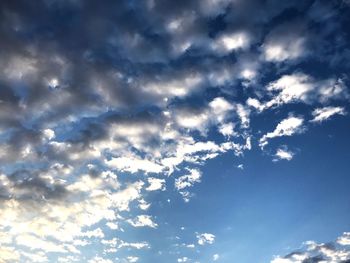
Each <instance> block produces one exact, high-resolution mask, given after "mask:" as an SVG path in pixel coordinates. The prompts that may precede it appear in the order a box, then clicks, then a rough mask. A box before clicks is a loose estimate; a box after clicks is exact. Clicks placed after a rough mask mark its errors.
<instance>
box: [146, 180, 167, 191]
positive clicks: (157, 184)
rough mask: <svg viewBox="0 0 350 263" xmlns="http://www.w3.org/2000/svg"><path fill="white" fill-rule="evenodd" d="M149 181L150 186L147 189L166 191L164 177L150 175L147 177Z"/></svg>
mask: <svg viewBox="0 0 350 263" xmlns="http://www.w3.org/2000/svg"><path fill="white" fill-rule="evenodd" d="M147 181H148V183H149V186H148V187H147V188H146V190H147V191H157V190H161V191H164V190H165V180H164V179H159V178H154V177H149V178H147Z"/></svg>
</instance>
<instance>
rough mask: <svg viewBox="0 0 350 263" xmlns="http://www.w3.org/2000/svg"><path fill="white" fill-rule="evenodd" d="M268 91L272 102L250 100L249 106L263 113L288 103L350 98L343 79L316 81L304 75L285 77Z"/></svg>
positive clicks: (297, 74) (320, 101)
mask: <svg viewBox="0 0 350 263" xmlns="http://www.w3.org/2000/svg"><path fill="white" fill-rule="evenodd" d="M266 90H267V93H268V95H269V97H270V98H271V99H270V100H268V101H266V102H260V101H259V100H257V99H255V98H248V100H247V105H248V106H250V107H253V108H255V109H257V110H258V111H263V110H265V109H269V108H271V107H278V106H282V105H283V104H288V103H297V102H303V103H307V104H311V103H313V102H319V103H326V102H328V101H330V100H334V99H345V98H348V97H349V94H348V91H347V89H346V86H345V84H344V82H343V80H342V79H335V78H329V79H325V80H316V79H314V78H313V77H311V76H309V75H306V74H304V73H293V74H290V75H283V76H281V77H280V78H279V79H277V80H276V81H273V82H271V83H269V84H268V85H267V87H266Z"/></svg>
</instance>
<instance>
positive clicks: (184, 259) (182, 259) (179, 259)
mask: <svg viewBox="0 0 350 263" xmlns="http://www.w3.org/2000/svg"><path fill="white" fill-rule="evenodd" d="M188 261H189V258H188V257H182V258H178V259H177V262H188Z"/></svg>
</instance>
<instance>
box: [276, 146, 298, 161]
mask: <svg viewBox="0 0 350 263" xmlns="http://www.w3.org/2000/svg"><path fill="white" fill-rule="evenodd" d="M293 156H294V153H293V152H292V151H289V150H288V149H287V148H286V147H282V148H278V149H277V151H276V153H275V158H274V159H273V160H274V161H279V160H287V161H290V160H292V159H293Z"/></svg>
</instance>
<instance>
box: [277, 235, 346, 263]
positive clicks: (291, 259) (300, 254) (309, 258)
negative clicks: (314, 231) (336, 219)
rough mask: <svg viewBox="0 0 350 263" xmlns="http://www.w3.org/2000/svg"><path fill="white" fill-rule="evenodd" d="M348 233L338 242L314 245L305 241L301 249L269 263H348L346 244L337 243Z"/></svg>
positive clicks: (341, 238)
mask: <svg viewBox="0 0 350 263" xmlns="http://www.w3.org/2000/svg"><path fill="white" fill-rule="evenodd" d="M347 235H348V233H344V234H343V235H342V236H341V237H339V238H338V242H337V243H335V242H330V243H316V242H314V241H307V242H305V243H304V245H303V247H302V248H301V249H299V250H297V251H294V252H291V253H290V254H288V255H286V256H284V257H281V256H276V257H275V258H274V259H273V260H272V261H271V263H298V262H327V263H328V262H329V263H331V262H344V263H345V262H348V261H349V260H350V250H349V247H348V244H347V243H346V242H345V243H342V242H340V243H339V240H344V238H345V239H346V237H347Z"/></svg>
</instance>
